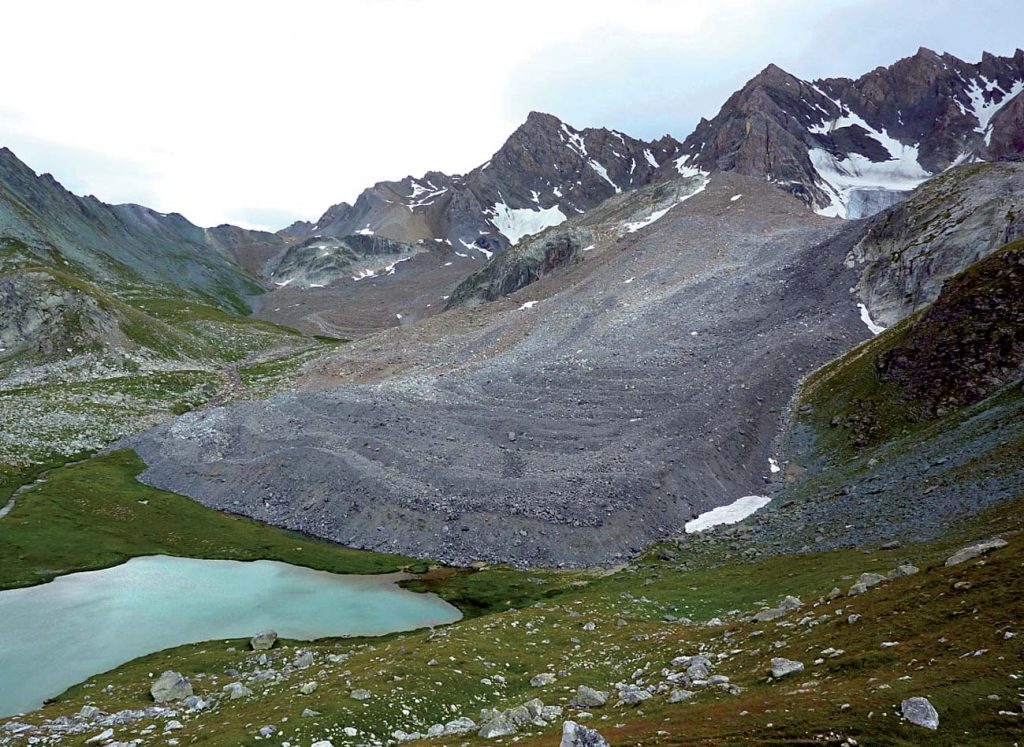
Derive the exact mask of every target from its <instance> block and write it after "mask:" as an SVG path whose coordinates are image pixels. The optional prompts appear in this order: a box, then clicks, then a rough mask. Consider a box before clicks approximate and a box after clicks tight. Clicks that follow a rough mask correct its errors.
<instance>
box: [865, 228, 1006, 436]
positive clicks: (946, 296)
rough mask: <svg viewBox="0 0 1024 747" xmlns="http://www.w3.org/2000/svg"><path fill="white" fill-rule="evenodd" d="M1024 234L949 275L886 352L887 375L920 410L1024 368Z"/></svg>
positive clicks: (934, 413) (982, 393)
mask: <svg viewBox="0 0 1024 747" xmlns="http://www.w3.org/2000/svg"><path fill="white" fill-rule="evenodd" d="M1022 289H1024V240H1019V241H1016V242H1014V243H1013V244H1009V245H1007V246H1006V247H1004V248H1003V249H1001V250H999V251H998V252H996V253H994V254H992V255H991V256H989V257H987V258H986V259H983V260H981V261H980V262H978V263H976V264H975V265H973V266H971V267H970V268H969V269H968V270H966V271H965V272H963V273H961V274H960V275H957V276H956V277H954V278H953V279H951V280H949V281H948V282H947V284H946V286H945V288H944V289H943V291H942V293H941V295H940V296H939V298H938V300H936V301H935V303H934V304H932V305H931V306H930V307H928V308H927V309H925V310H924V311H923V312H922V313H921V315H920V317H918V318H915V319H913V320H911V321H910V322H909V326H908V327H907V329H906V330H905V331H904V333H903V335H902V340H901V342H900V343H899V344H897V345H895V346H893V347H891V348H890V349H888V350H886V351H884V352H882V353H881V354H880V355H879V357H878V359H877V361H876V369H877V371H878V376H879V378H880V380H881V381H883V382H887V383H893V384H895V385H897V386H898V387H899V389H900V391H901V392H902V393H903V394H904V396H905V398H906V399H907V400H908V402H910V403H912V405H913V407H914V409H915V411H916V414H917V416H918V417H920V418H924V419H928V418H934V417H941V416H942V415H945V414H946V413H948V412H951V411H953V410H955V409H958V408H960V407H963V406H964V405H969V404H973V403H975V402H979V401H981V400H982V399H984V398H985V397H987V396H988V395H989V394H990V393H991V392H993V391H994V390H995V389H996V388H998V387H1000V386H1003V385H1004V384H1007V383H1009V382H1012V381H1016V380H1017V379H1019V378H1021V376H1024V293H1022V292H1021V290H1022Z"/></svg>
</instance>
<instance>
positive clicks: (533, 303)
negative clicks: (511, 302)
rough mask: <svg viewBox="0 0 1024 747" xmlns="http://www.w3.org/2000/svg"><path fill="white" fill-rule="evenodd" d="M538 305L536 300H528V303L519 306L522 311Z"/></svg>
mask: <svg viewBox="0 0 1024 747" xmlns="http://www.w3.org/2000/svg"><path fill="white" fill-rule="evenodd" d="M536 305H537V302H536V301H527V302H526V303H524V304H523V305H522V306H520V307H519V310H520V311H522V310H523V309H532V308H533V307H534V306H536Z"/></svg>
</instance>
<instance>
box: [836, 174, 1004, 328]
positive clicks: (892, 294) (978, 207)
mask: <svg viewBox="0 0 1024 747" xmlns="http://www.w3.org/2000/svg"><path fill="white" fill-rule="evenodd" d="M1022 216H1024V163H999V164H975V165H970V166H960V167H957V168H954V169H951V170H949V171H948V172H946V173H944V174H942V175H941V176H938V177H936V178H935V179H932V180H931V181H929V182H928V183H927V184H924V185H923V186H921V187H920V188H918V189H917V190H916V191H915V192H914V194H913V195H912V196H911V197H910V198H909V199H907V200H906V202H903V203H902V204H900V205H898V206H897V207H895V208H893V209H891V210H889V211H887V212H885V213H883V214H881V215H879V216H877V217H876V218H874V219H873V220H872V222H871V224H870V226H869V228H868V231H867V234H866V235H865V237H864V239H863V240H862V241H861V242H860V243H859V244H858V245H857V246H856V247H855V248H854V251H853V252H851V254H850V257H849V259H848V262H849V263H850V264H851V265H856V266H860V267H862V268H863V269H862V271H861V280H860V282H859V284H858V287H857V290H858V293H859V295H860V297H861V299H862V300H863V301H864V303H865V304H866V305H867V307H868V309H869V310H870V312H871V316H872V318H873V319H875V320H876V321H877V322H879V323H880V324H881V325H883V326H886V327H888V326H891V325H893V324H895V323H896V322H898V321H899V320H901V319H903V318H905V317H906V316H908V315H909V314H911V313H913V312H914V311H917V310H918V309H921V308H923V307H925V306H927V305H928V304H930V303H931V302H933V301H934V300H935V299H936V298H937V297H938V295H939V291H940V290H941V289H942V285H943V283H944V282H945V281H946V280H947V279H948V278H950V277H952V276H953V275H955V274H956V273H958V272H960V271H962V270H964V269H965V268H967V267H968V266H970V265H971V264H972V263H974V262H976V261H977V260H979V259H981V258H982V257H985V256H987V255H988V254H990V253H992V252H993V251H995V250H996V249H998V248H999V247H1001V246H1003V245H1004V244H1006V243H1008V242H1011V241H1013V240H1015V239H1017V238H1020V237H1024V217H1022Z"/></svg>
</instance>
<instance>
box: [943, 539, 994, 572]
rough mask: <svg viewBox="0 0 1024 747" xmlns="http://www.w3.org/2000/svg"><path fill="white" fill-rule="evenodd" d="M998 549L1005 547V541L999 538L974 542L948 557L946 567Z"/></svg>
mask: <svg viewBox="0 0 1024 747" xmlns="http://www.w3.org/2000/svg"><path fill="white" fill-rule="evenodd" d="M1000 547H1006V540H1004V539H1000V538H999V537H993V538H992V539H987V540H985V541H983V542H976V543H974V544H973V545H968V546H967V547H961V548H960V549H959V550H957V551H956V552H955V553H953V554H952V555H950V556H949V558H948V559H947V560H946V567H947V568H948V567H949V566H951V565H960V563H964V562H966V561H968V560H973V559H974V558H977V557H980V556H982V555H984V554H985V553H988V552H992V551H993V550H998V549H999V548H1000Z"/></svg>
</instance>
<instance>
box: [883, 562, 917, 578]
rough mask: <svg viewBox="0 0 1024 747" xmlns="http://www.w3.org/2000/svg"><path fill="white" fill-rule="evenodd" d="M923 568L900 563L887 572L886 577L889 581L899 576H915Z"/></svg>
mask: <svg viewBox="0 0 1024 747" xmlns="http://www.w3.org/2000/svg"><path fill="white" fill-rule="evenodd" d="M920 570H921V569H920V568H918V567H917V566H916V565H909V564H908V565H898V566H896V567H895V568H893V569H892V570H891V571H889V572H888V573H887V574H885V578H886V579H887V580H889V581H895V580H896V579H898V578H904V577H905V576H913V575H914V574H915V573H917V572H919V571H920Z"/></svg>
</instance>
